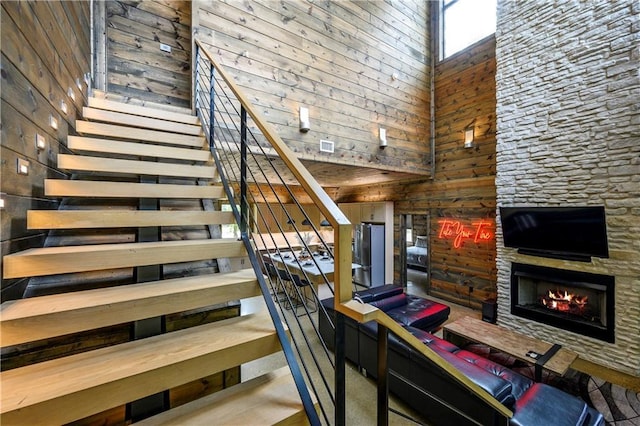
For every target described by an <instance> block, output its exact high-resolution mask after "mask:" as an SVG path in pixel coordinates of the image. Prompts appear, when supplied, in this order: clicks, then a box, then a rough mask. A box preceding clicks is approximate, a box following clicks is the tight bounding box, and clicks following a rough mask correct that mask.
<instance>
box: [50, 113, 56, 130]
mask: <svg viewBox="0 0 640 426" xmlns="http://www.w3.org/2000/svg"><path fill="white" fill-rule="evenodd" d="M49 125H50V126H51V128H53V129H54V130H58V120H57V119H56V118H55V117H54V116H53V115H50V116H49Z"/></svg>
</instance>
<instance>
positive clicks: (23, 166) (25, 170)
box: [18, 158, 29, 175]
mask: <svg viewBox="0 0 640 426" xmlns="http://www.w3.org/2000/svg"><path fill="white" fill-rule="evenodd" d="M18 174H19V175H28V174H29V161H28V160H25V159H23V158H18Z"/></svg>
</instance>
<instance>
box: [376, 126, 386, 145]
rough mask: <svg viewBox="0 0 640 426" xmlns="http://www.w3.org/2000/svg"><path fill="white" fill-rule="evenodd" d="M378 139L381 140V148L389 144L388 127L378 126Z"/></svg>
mask: <svg viewBox="0 0 640 426" xmlns="http://www.w3.org/2000/svg"><path fill="white" fill-rule="evenodd" d="M378 139H379V140H380V149H385V147H386V146H387V129H385V128H383V127H379V128H378Z"/></svg>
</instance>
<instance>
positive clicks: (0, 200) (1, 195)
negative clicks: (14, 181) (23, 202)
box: [0, 192, 6, 210]
mask: <svg viewBox="0 0 640 426" xmlns="http://www.w3.org/2000/svg"><path fill="white" fill-rule="evenodd" d="M5 195H6V194H5V193H4V192H0V210H4V197H5Z"/></svg>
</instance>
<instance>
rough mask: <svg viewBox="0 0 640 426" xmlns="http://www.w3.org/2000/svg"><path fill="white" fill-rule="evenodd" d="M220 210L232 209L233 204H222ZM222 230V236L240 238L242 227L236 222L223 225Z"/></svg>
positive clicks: (228, 210)
mask: <svg viewBox="0 0 640 426" xmlns="http://www.w3.org/2000/svg"><path fill="white" fill-rule="evenodd" d="M238 208H239V207H238ZM220 210H221V211H223V212H230V211H232V210H231V204H222V205H221V206H220ZM221 231H222V238H240V228H239V227H238V225H237V224H235V223H233V224H225V225H222V226H221Z"/></svg>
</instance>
